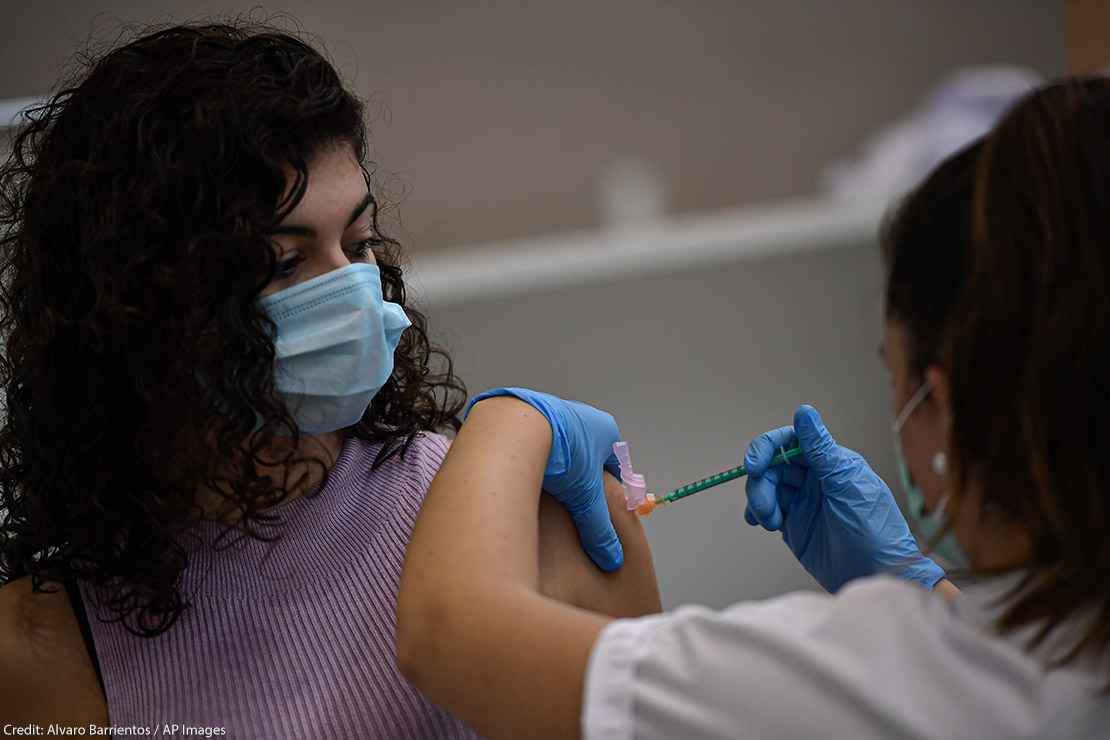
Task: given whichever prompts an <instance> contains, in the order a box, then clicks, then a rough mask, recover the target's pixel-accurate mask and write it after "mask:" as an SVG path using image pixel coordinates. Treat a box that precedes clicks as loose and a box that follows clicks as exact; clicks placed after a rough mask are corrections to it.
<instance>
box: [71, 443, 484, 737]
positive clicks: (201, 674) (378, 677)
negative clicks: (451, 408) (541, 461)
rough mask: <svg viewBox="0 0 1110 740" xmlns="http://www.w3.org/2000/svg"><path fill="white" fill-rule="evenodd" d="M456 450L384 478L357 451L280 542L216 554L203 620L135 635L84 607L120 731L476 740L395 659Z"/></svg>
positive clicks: (205, 580) (195, 569)
mask: <svg viewBox="0 0 1110 740" xmlns="http://www.w3.org/2000/svg"><path fill="white" fill-rule="evenodd" d="M447 445H448V443H447V441H446V440H445V439H444V438H443V437H441V436H439V435H433V434H424V435H421V436H420V437H418V438H417V439H416V440H414V442H413V444H412V446H411V447H410V448H409V450H408V453H407V454H406V455H405V458H404V459H403V460H402V459H400V457H399V456H394V457H393V458H391V459H390V460H389V461H388V462H387V463H385V464H384V465H382V466H381V467H380V468H378V469H377V470H371V469H370V466H371V463H372V462H373V460H374V456H375V455H376V454H377V452H378V449H379V445H377V444H367V443H365V442H363V441H361V440H357V439H351V440H348V441H347V442H346V443H345V444H344V446H343V449H342V451H341V452H340V455H339V459H338V460H337V461H336V464H335V467H334V468H333V469H332V471H331V477H330V479H329V481H328V483H327V485H326V486H325V487H324V489H323V490H322V491H321V492H320V493H319V494H318V495H317V496H315V497H313V498H300V499H295V500H293V501H290V502H288V503H286V504H283V505H282V506H280V507H279V508H278V509H275V511H277V512H280V513H281V515H282V518H283V519H284V520H285V524H284V526H283V527H282V528H281V530H280V531H281V535H282V538H281V539H280V540H278V541H276V542H273V543H265V542H259V541H257V540H253V539H247V538H244V539H242V540H241V541H240V542H238V543H237V544H234V545H229V544H228V543H229V542H230V539H229V538H225V540H224V541H222V542H221V544H220V545H219V547H220V548H223V549H214V548H213V547H211V545H212V543H213V542H214V541H215V540H216V536H217V535H218V534H219V532H220V530H221V529H222V527H221V525H219V524H215V523H202V524H200V525H198V528H197V532H198V535H199V537H200V538H201V540H202V542H203V547H201V548H200V549H199V550H198V551H197V552H196V553H195V554H194V555H193V556H192V557H191V559H190V562H189V565H188V568H187V569H186V570H185V572H184V574H183V577H182V581H181V588H182V589H183V592H184V594H185V595H186V598H187V599H188V600H189V601H190V602H191V604H192V606H191V607H190V608H189V609H187V610H185V612H184V613H183V614H182V616H181V618H180V619H179V620H178V621H177V623H176V624H174V626H173V627H171V628H170V629H169V630H168V631H167V632H165V633H163V634H162V635H159V636H158V637H154V638H145V637H136V636H134V635H132V634H131V633H129V632H128V631H127V630H126V629H124V628H123V627H122V626H121V625H120V624H119V623H105V622H101V621H100V620H98V619H97V618H96V614H95V609H94V608H93V606H92V604H91V603H90V600H89V599H88V598H87V596H86V598H85V604H86V608H87V609H88V612H89V623H90V627H91V629H92V634H93V641H94V644H95V646H96V652H97V655H98V658H99V660H100V665H101V669H102V671H103V674H104V686H105V692H106V693H107V698H108V715H109V719H110V721H111V723H112V724H113V725H116V726H123V725H138V726H144V725H145V726H147V727H151V728H153V727H154V726H155V725H158V726H162V725H165V724H166V723H177V724H179V725H192V726H199V727H213V726H215V727H224V728H225V732H226V735H225V737H230V738H265V739H266V740H274V739H276V738H298V739H300V738H306V739H308V738H352V739H358V740H365V739H366V738H390V739H391V740H392V739H393V738H472V737H477V736H476V735H475V734H474V733H473V731H471V730H470V729H469V728H468V727H466V726H465V725H463V724H462V723H461V722H460V721H458V720H457V719H455V718H454V717H452V716H451V715H449V714H448V713H447V712H446V711H444V710H442V709H439V708H438V707H436V706H434V705H433V704H431V703H430V702H429V701H428V700H426V699H425V698H424V697H423V696H422V695H421V694H420V693H419V692H417V691H416V689H414V688H413V687H412V686H411V685H410V684H409V683H408V682H407V681H405V679H404V678H403V677H402V676H401V674H400V673H399V672H398V670H397V667H396V660H395V652H394V644H393V637H394V629H395V626H396V618H395V611H394V609H395V605H396V601H397V585H398V582H399V580H400V576H401V564H402V562H403V560H404V556H405V547H406V546H407V544H408V541H409V537H410V535H411V534H412V528H413V525H414V523H415V521H416V515H417V512H418V511H419V510H420V505H421V502H422V501H423V498H424V494H425V493H426V492H427V490H428V486H429V484H430V483H431V480H432V477H433V476H434V475H435V472H436V470H437V469H438V467H439V465H440V463H441V461H442V460H443V456H444V454H446V451H447Z"/></svg>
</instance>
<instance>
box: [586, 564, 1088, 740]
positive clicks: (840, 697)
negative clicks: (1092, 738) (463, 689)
mask: <svg viewBox="0 0 1110 740" xmlns="http://www.w3.org/2000/svg"><path fill="white" fill-rule="evenodd" d="M1014 582H1015V579H1014V577H1013V576H1009V577H1007V578H1003V579H996V580H993V581H989V582H986V583H982V584H979V585H977V586H972V587H969V588H967V589H965V590H964V592H963V593H962V594H961V596H960V597H959V598H958V599H957V600H956V601H955V602H953V603H951V604H949V603H946V602H945V601H944V600H943V599H942V598H940V597H939V596H936V595H933V594H930V593H928V592H926V591H925V590H923V589H921V588H919V587H917V586H915V585H913V584H909V583H905V582H902V581H898V580H895V579H894V578H891V577H887V576H880V577H875V578H869V579H865V580H861V581H857V582H855V583H853V584H851V585H849V586H847V587H845V588H844V589H842V590H841V592H840V593H839V594H837V595H835V596H830V595H828V594H820V593H795V594H789V595H786V596H782V597H779V598H776V599H771V600H768V601H761V602H747V603H741V604H737V605H735V606H732V607H730V608H728V609H726V610H724V611H712V610H710V609H706V608H702V607H683V608H680V609H678V610H677V611H675V612H673V613H670V614H662V615H656V616H651V617H643V618H640V619H624V620H617V621H615V622H613V623H612V624H610V625H609V626H608V627H606V628H605V629H604V630H603V631H602V633H601V636H600V637H599V638H598V641H597V643H596V644H595V645H594V649H593V653H592V654H591V657H590V662H589V668H588V671H587V677H586V687H585V693H584V703H583V716H582V734H583V737H584V738H586V740H602V739H604V740H632V738H636V739H637V740H641V739H642V740H647V739H651V740H654V739H656V738H657V739H658V740H699V739H701V738H805V739H806V740H810V739H812V738H833V739H836V738H846V739H850V740H871V739H874V740H888V739H889V738H944V739H945V740H953V739H957V738H968V739H969V740H991V739H992V738H1000V739H1001V738H1007V739H1008V740H1009V739H1012V738H1032V737H1036V736H1037V734H1038V732H1040V731H1041V730H1042V729H1043V728H1044V727H1045V726H1046V725H1047V724H1048V723H1049V722H1051V721H1052V720H1054V719H1055V718H1057V717H1058V716H1059V715H1060V714H1061V713H1066V712H1067V711H1070V709H1071V708H1072V707H1079V708H1082V707H1083V706H1086V705H1089V704H1090V703H1091V702H1092V701H1093V700H1094V698H1095V696H1096V694H1097V691H1098V690H1099V688H1101V687H1102V685H1104V684H1105V683H1106V682H1107V681H1108V680H1110V666H1108V665H1107V663H1103V664H1102V666H1101V667H1100V666H1097V665H1095V664H1093V662H1092V661H1085V662H1084V663H1083V664H1082V665H1079V666H1071V667H1068V668H1061V669H1054V670H1048V669H1047V668H1046V666H1045V663H1046V662H1047V659H1048V658H1049V657H1050V656H1051V655H1052V654H1054V651H1056V650H1059V649H1060V645H1061V644H1062V642H1063V641H1064V640H1066V638H1067V635H1074V632H1070V631H1069V632H1066V633H1065V634H1061V635H1060V636H1059V637H1058V638H1056V639H1053V640H1052V641H1051V642H1049V643H1047V644H1046V645H1044V646H1043V647H1042V648H1040V649H1038V650H1037V651H1035V652H1033V653H1030V652H1027V651H1026V650H1024V649H1023V646H1022V641H1023V639H1025V638H1027V637H1028V634H1029V632H1028V631H1025V632H1021V633H1018V634H1013V635H1008V636H1006V637H1000V636H999V635H998V634H997V633H996V632H995V631H994V630H993V628H992V624H993V622H994V619H995V618H996V617H997V615H998V614H999V609H998V607H997V606H992V604H991V602H992V600H993V599H994V597H996V596H998V595H999V594H1001V593H1004V592H1005V591H1006V590H1007V588H1008V587H1009V586H1010V585H1011V584H1013V583H1014ZM1106 735H1107V736H1108V737H1110V727H1108V728H1107V731H1106Z"/></svg>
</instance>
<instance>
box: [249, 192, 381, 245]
mask: <svg viewBox="0 0 1110 740" xmlns="http://www.w3.org/2000/svg"><path fill="white" fill-rule="evenodd" d="M373 202H374V196H372V195H371V194H370V192H369V191H367V192H366V195H365V196H364V197H363V199H362V200H361V201H360V202H359V204H358V205H357V206H355V209H354V210H353V211H352V212H351V220H350V221H348V222H347V226H350V225H351V224H353V223H354V222H355V221H356V220H358V217H359V216H361V215H362V212H363V211H365V210H366V207H367V206H369V205H370V204H371V203H373ZM271 233H273V234H288V235H290V236H307V237H313V238H315V237H316V236H317V234H316V229H314V228H313V227H311V226H304V225H302V224H282V225H281V226H278V227H277V228H276V229H274V230H273V232H271Z"/></svg>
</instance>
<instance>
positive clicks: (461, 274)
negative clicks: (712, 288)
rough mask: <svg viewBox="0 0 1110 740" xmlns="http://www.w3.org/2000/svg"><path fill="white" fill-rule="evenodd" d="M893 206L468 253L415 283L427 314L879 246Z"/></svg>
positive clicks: (710, 221) (730, 217)
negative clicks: (585, 286)
mask: <svg viewBox="0 0 1110 740" xmlns="http://www.w3.org/2000/svg"><path fill="white" fill-rule="evenodd" d="M884 207H885V204H884V203H876V202H865V203H864V202H861V203H849V202H842V201H834V200H831V199H829V198H822V197H814V198H801V199H790V200H782V201H775V202H772V203H768V204H764V205H758V206H752V207H748V208H739V209H733V210H728V211H722V212H714V213H702V214H693V215H688V216H682V217H676V218H673V219H667V220H665V221H661V222H659V223H656V224H652V225H650V226H647V227H644V228H639V229H619V230H617V229H610V230H606V229H601V230H595V231H589V232H578V233H570V234H563V235H554V236H547V237H533V238H528V239H521V240H516V241H505V242H498V243H492V244H485V245H470V246H460V247H457V248H454V249H451V250H450V251H449V252H447V253H445V254H442V255H429V256H426V257H420V256H417V257H415V258H413V260H412V262H413V264H412V267H411V269H410V270H409V271H408V275H409V277H408V281H409V282H410V285H411V287H412V291H413V293H414V295H415V297H416V298H417V300H418V301H419V302H420V303H422V304H424V305H437V306H438V305H446V304H458V303H465V302H469V301H474V300H487V299H492V298H502V297H506V296H510V295H515V294H520V293H523V292H528V291H534V290H550V289H553V288H558V287H560V286H565V285H570V284H574V285H579V284H582V283H586V282H604V281H610V280H613V279H619V278H621V277H627V276H637V275H647V274H651V273H655V272H659V271H662V270H682V269H689V268H694V267H702V266H706V265H710V264H714V263H727V262H734V261H736V260H744V259H751V258H753V257H760V256H767V255H780V254H792V253H798V252H810V251H820V250H824V249H834V248H837V247H843V246H851V245H855V244H861V243H865V242H866V241H870V240H874V239H875V236H876V234H877V231H878V226H879V222H880V219H881V217H882V213H883V209H884Z"/></svg>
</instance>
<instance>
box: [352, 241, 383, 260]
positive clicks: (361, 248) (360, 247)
mask: <svg viewBox="0 0 1110 740" xmlns="http://www.w3.org/2000/svg"><path fill="white" fill-rule="evenodd" d="M381 243H382V240H381V239H378V238H377V237H370V238H368V239H363V240H362V241H359V242H355V244H354V246H352V247H351V256H353V257H355V258H356V259H366V258H367V257H369V256H370V254H371V252H373V251H374V247H376V246H378V245H379V244H381Z"/></svg>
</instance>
